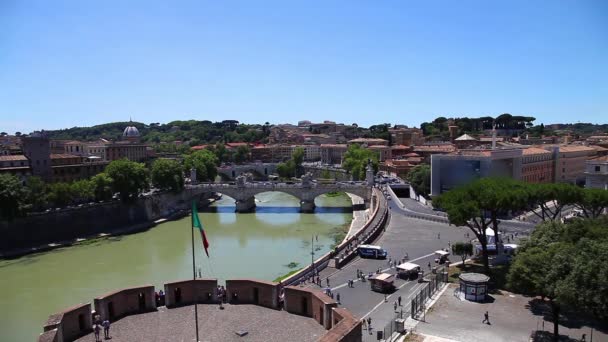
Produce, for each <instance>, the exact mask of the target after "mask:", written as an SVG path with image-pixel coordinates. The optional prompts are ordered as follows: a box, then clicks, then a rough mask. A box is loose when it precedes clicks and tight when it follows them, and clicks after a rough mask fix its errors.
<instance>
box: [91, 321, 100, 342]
mask: <svg viewBox="0 0 608 342" xmlns="http://www.w3.org/2000/svg"><path fill="white" fill-rule="evenodd" d="M93 331H94V332H95V342H99V341H101V339H100V338H99V331H101V329H100V328H99V324H95V326H94V327H93Z"/></svg>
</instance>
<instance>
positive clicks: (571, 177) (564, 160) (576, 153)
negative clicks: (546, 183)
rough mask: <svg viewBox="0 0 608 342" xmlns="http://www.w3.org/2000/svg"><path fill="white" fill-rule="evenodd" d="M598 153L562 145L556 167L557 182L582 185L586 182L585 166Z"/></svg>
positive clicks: (589, 149)
mask: <svg viewBox="0 0 608 342" xmlns="http://www.w3.org/2000/svg"><path fill="white" fill-rule="evenodd" d="M596 153H597V151H596V150H595V149H594V148H591V147H587V146H580V145H565V146H564V145H561V146H559V147H558V151H557V154H558V158H557V160H556V166H555V175H556V176H555V181H556V182H568V183H575V184H582V183H584V182H585V165H586V162H587V160H589V159H591V158H593V157H594V156H595V155H596Z"/></svg>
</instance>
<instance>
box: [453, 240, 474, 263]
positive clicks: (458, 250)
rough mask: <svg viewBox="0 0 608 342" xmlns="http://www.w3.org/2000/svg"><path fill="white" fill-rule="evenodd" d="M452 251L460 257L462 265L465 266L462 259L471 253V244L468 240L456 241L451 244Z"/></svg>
mask: <svg viewBox="0 0 608 342" xmlns="http://www.w3.org/2000/svg"><path fill="white" fill-rule="evenodd" d="M452 253H453V254H454V255H459V256H460V257H461V258H462V267H463V268H464V267H465V264H464V261H465V260H466V259H467V257H468V256H471V255H473V244H472V243H470V242H462V241H458V242H456V243H454V244H453V245H452Z"/></svg>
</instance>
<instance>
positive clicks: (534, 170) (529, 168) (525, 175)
mask: <svg viewBox="0 0 608 342" xmlns="http://www.w3.org/2000/svg"><path fill="white" fill-rule="evenodd" d="M554 166H555V160H554V155H553V153H552V152H550V151H547V150H545V149H542V148H538V147H529V148H526V149H523V151H522V157H521V180H522V181H524V182H528V183H551V182H554V181H555V179H554V175H555V172H554Z"/></svg>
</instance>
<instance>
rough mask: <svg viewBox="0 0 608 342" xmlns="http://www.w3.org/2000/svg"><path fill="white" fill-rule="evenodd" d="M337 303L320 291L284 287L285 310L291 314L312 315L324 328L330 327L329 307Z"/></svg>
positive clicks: (330, 315)
mask: <svg viewBox="0 0 608 342" xmlns="http://www.w3.org/2000/svg"><path fill="white" fill-rule="evenodd" d="M337 305H338V304H337V303H336V302H335V301H334V300H333V299H331V298H329V297H328V296H327V295H326V294H324V293H323V292H321V291H317V290H311V289H306V288H300V287H296V286H287V287H285V310H286V311H287V312H289V313H292V314H296V315H302V316H307V317H312V318H313V319H314V320H315V321H317V322H318V323H319V324H321V325H322V326H324V327H325V329H330V328H331V326H332V319H331V317H332V312H331V309H332V308H334V307H336V306H337Z"/></svg>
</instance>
